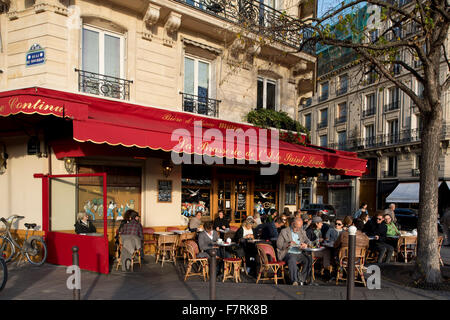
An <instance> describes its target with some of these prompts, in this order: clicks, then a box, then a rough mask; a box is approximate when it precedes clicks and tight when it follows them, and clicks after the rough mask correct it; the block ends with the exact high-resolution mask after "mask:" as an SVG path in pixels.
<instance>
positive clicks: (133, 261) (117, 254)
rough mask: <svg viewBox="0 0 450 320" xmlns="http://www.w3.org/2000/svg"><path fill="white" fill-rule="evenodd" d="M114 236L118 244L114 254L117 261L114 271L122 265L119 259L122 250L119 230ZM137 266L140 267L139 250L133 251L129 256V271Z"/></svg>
mask: <svg viewBox="0 0 450 320" xmlns="http://www.w3.org/2000/svg"><path fill="white" fill-rule="evenodd" d="M116 235H117V236H118V239H119V243H118V244H117V245H116V252H115V254H114V256H115V260H116V261H117V265H116V270H119V267H120V266H121V265H122V259H121V252H122V249H123V245H122V238H121V237H120V234H119V230H117V231H116ZM135 264H139V267H141V266H142V257H141V250H140V249H136V250H134V252H133V254H132V255H131V270H132V271H133V270H134V265H135Z"/></svg>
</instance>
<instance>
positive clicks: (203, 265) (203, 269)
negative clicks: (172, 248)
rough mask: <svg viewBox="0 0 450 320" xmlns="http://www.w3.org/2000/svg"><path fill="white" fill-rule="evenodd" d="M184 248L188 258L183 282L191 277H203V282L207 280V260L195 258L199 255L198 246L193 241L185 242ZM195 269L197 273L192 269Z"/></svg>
mask: <svg viewBox="0 0 450 320" xmlns="http://www.w3.org/2000/svg"><path fill="white" fill-rule="evenodd" d="M184 248H185V250H186V253H187V256H188V265H187V268H186V275H185V276H184V281H186V280H187V278H188V277H191V276H203V281H206V279H208V278H209V262H208V258H197V254H198V253H199V249H198V245H197V243H196V242H195V241H194V240H186V241H185V243H184ZM194 268H197V269H198V270H197V272H195V271H194V270H193V269H194Z"/></svg>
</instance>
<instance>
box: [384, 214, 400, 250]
mask: <svg viewBox="0 0 450 320" xmlns="http://www.w3.org/2000/svg"><path fill="white" fill-rule="evenodd" d="M384 223H386V227H387V232H386V243H387V244H390V245H391V246H392V247H394V248H397V242H398V238H397V237H399V236H400V231H398V228H397V226H396V225H395V223H394V221H392V218H391V215H389V214H385V215H384Z"/></svg>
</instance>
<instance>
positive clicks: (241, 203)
mask: <svg viewBox="0 0 450 320" xmlns="http://www.w3.org/2000/svg"><path fill="white" fill-rule="evenodd" d="M238 210H247V199H246V194H245V193H238Z"/></svg>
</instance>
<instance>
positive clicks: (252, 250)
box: [234, 217, 257, 273]
mask: <svg viewBox="0 0 450 320" xmlns="http://www.w3.org/2000/svg"><path fill="white" fill-rule="evenodd" d="M254 226H255V221H254V220H253V218H250V217H249V218H247V220H245V221H244V222H243V223H242V226H241V227H240V228H239V229H238V230H237V231H236V233H235V235H234V242H236V243H237V244H238V247H237V248H236V249H235V250H234V254H235V255H236V256H237V257H239V258H243V257H245V262H246V266H247V273H249V272H250V270H249V269H251V270H256V265H254V264H255V263H254V262H255V260H254V259H255V257H256V254H257V250H256V246H255V244H254V243H251V244H250V243H249V242H247V240H253V239H255V235H254V230H253V227H254ZM251 258H253V259H251ZM253 267H255V268H253Z"/></svg>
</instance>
